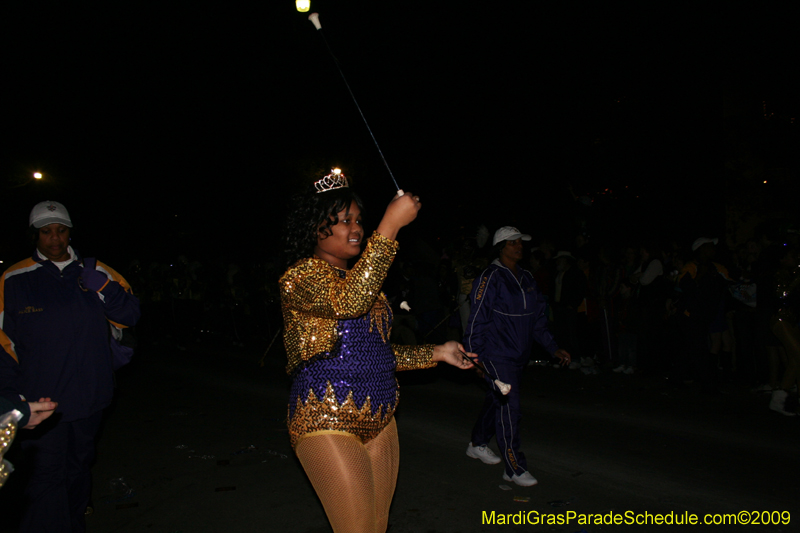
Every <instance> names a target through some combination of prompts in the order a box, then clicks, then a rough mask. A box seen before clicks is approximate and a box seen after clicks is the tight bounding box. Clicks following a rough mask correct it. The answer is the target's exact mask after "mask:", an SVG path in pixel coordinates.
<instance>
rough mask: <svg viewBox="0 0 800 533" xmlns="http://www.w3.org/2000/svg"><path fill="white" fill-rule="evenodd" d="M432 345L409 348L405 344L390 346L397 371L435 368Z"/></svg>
mask: <svg viewBox="0 0 800 533" xmlns="http://www.w3.org/2000/svg"><path fill="white" fill-rule="evenodd" d="M433 346H434V345H433V344H421V345H419V346H409V345H405V344H392V351H393V352H394V356H395V359H396V360H397V371H398V372H400V371H402V370H419V369H422V368H431V367H434V366H436V363H434V362H433V361H432V358H433Z"/></svg>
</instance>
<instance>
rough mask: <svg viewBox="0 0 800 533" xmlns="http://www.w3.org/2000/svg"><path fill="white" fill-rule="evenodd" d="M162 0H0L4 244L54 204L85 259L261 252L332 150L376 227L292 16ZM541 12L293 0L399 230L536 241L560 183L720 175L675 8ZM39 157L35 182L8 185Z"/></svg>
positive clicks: (565, 197) (326, 86) (705, 99)
mask: <svg viewBox="0 0 800 533" xmlns="http://www.w3.org/2000/svg"><path fill="white" fill-rule="evenodd" d="M168 4H169V5H162V6H158V7H153V5H152V4H150V3H141V2H137V3H124V2H123V3H119V2H116V3H97V4H96V5H87V4H82V3H78V4H75V3H37V2H25V3H21V4H20V5H17V6H14V7H8V6H4V7H3V8H2V20H3V26H4V27H3V33H4V46H3V51H2V61H3V63H2V70H3V80H4V85H5V90H6V93H7V94H6V98H4V103H5V105H4V106H3V118H4V120H3V125H4V130H5V137H6V142H4V143H3V148H2V161H1V162H0V164H2V168H1V170H2V172H3V179H5V180H6V181H7V183H8V184H9V185H8V186H7V187H6V188H5V189H4V190H3V202H2V205H3V209H2V213H0V217H2V219H0V220H1V221H2V224H3V227H4V228H5V235H6V242H5V243H4V246H3V247H2V250H3V251H4V252H8V250H14V253H17V252H16V251H17V250H20V249H21V247H20V246H21V245H22V246H23V247H24V240H23V239H22V237H23V235H24V230H23V228H24V226H23V225H24V223H25V222H24V221H26V220H27V214H28V212H29V210H30V208H31V206H32V205H33V204H34V203H35V202H37V201H40V200H44V199H56V200H60V201H62V202H63V203H65V204H66V205H67V207H68V208H69V209H70V212H71V213H72V216H73V219H74V220H75V222H76V225H77V226H78V228H77V232H76V241H77V240H78V238H79V237H80V246H79V249H81V251H83V252H84V254H94V253H97V254H100V255H101V257H108V255H109V253H110V254H112V258H119V259H118V260H121V261H129V260H130V259H131V258H132V257H144V256H146V255H148V254H150V255H152V256H159V255H160V256H166V255H171V254H176V253H179V252H182V253H185V254H187V255H189V256H191V257H202V256H209V255H211V256H213V255H217V254H243V253H248V254H252V253H254V252H257V251H258V253H261V252H260V251H259V250H261V249H266V250H267V251H266V252H264V253H265V254H269V253H272V252H271V251H272V250H274V249H275V247H276V246H277V242H278V235H279V234H280V228H281V224H282V220H283V214H284V213H285V210H286V208H287V206H286V200H287V194H288V193H289V191H291V190H292V189H293V187H295V186H296V185H297V183H298V181H299V180H300V179H301V178H302V175H303V174H304V173H307V172H309V171H313V170H321V169H324V168H326V167H329V166H332V165H339V166H341V167H342V168H343V169H344V170H345V173H346V174H349V176H350V177H351V178H352V180H353V182H354V183H355V186H356V187H357V188H358V190H359V192H361V193H362V195H363V196H365V198H366V200H367V204H368V208H369V213H370V214H371V218H372V219H373V220H372V222H373V223H376V222H377V220H378V218H379V216H380V212H381V211H382V204H384V203H386V202H388V200H389V198H390V197H391V195H392V194H393V187H392V185H391V182H390V179H389V176H388V173H387V172H386V170H385V168H383V165H382V162H381V160H380V158H379V156H378V153H377V151H376V150H375V147H374V146H373V144H372V141H371V139H370V138H369V135H368V133H367V130H366V128H365V127H364V124H363V122H361V119H360V117H359V115H358V113H357V111H356V109H355V106H354V104H353V103H352V101H351V100H350V97H349V95H348V94H347V92H346V88H345V86H344V84H343V82H342V80H341V79H340V78H339V74H338V72H337V71H336V69H335V66H334V63H333V61H332V60H331V58H330V56H329V55H328V52H327V50H326V49H325V47H324V43H323V41H322V39H321V38H320V37H319V36H318V35H316V32H315V30H314V29H313V26H312V25H311V24H310V23H309V22H308V21H307V19H306V17H307V15H306V14H301V13H297V12H296V11H295V9H294V5H293V2H291V1H289V0H282V1H276V0H272V1H270V2H259V3H252V2H251V3H247V4H246V5H236V4H230V3H229V4H223V3H211V2H169V3H168ZM539 4H540V3H537V2H520V3H509V4H499V3H489V2H460V3H449V2H413V1H412V2H408V1H405V2H398V1H387V0H384V1H372V2H366V1H347V2H345V1H343V0H339V1H334V0H322V1H319V0H317V1H314V0H312V10H313V11H318V12H319V13H320V18H321V21H322V24H323V31H325V35H326V37H327V39H328V42H329V43H330V45H331V47H332V49H333V50H334V52H335V53H336V55H337V57H338V58H339V60H340V64H341V66H342V68H343V69H344V71H345V75H346V76H347V78H348V81H349V83H350V85H351V87H352V89H353V91H354V93H355V94H356V97H357V98H358V101H359V104H360V105H361V108H362V110H363V111H364V113H365V115H366V117H367V119H368V120H369V123H370V126H371V128H372V130H373V132H374V133H375V136H376V137H377V139H378V142H379V143H380V145H381V148H382V150H383V152H384V155H385V156H386V158H387V160H388V162H389V165H390V166H391V168H392V171H393V173H394V175H395V177H396V178H397V180H398V182H399V183H400V185H401V187H403V188H404V189H407V190H413V191H414V192H415V193H418V194H420V195H421V196H422V197H423V200H424V210H423V213H422V215H421V216H420V218H419V219H418V220H417V222H415V226H414V228H413V230H411V232H412V234H413V232H417V233H418V234H425V235H434V234H437V232H438V233H442V232H446V231H448V230H449V229H452V228H458V227H459V226H463V225H466V226H468V227H469V226H470V225H472V226H474V225H476V224H478V223H481V222H485V223H486V224H487V225H489V227H490V228H494V227H495V226H497V225H502V224H505V223H512V224H516V225H518V226H519V227H520V228H523V229H524V230H525V231H530V232H532V233H535V234H537V235H544V234H548V233H549V231H550V230H549V229H548V228H550V227H551V226H553V225H559V224H561V225H563V224H564V220H566V218H565V212H566V211H568V210H569V209H572V208H574V206H573V202H572V201H571V199H570V197H569V193H568V185H569V184H572V185H573V186H574V187H575V188H576V192H580V193H583V192H587V193H588V192H596V191H598V190H602V189H603V188H604V187H614V188H617V189H619V188H620V187H622V186H624V185H629V186H630V187H631V189H630V190H631V191H634V192H632V193H631V194H635V195H638V194H641V196H642V202H643V204H642V205H645V206H646V209H644V211H645V212H647V210H651V209H653V208H656V210H658V209H661V210H663V211H666V210H667V209H668V207H667V206H668V205H669V204H670V202H672V201H674V200H675V199H676V198H681V199H682V203H681V206H680V208H681V209H686V210H687V211H691V210H692V209H694V208H695V207H696V205H699V204H700V203H701V200H703V199H705V198H706V195H709V196H708V197H709V198H711V197H713V192H714V191H715V190H717V189H718V187H719V184H720V178H719V175H720V171H719V166H720V165H719V155H718V151H719V150H718V146H719V143H718V139H715V138H713V137H714V136H718V135H719V126H718V124H719V107H720V92H721V91H720V84H719V79H718V69H717V65H718V64H719V63H720V58H719V55H720V50H719V49H718V48H716V47H715V46H714V45H711V46H709V47H708V48H706V45H709V44H710V43H709V40H707V39H699V40H695V39H694V38H693V37H691V35H692V32H693V31H694V30H695V29H696V28H694V27H693V26H694V25H693V24H691V23H687V22H686V20H687V14H686V13H685V12H676V11H675V10H674V9H673V8H672V6H664V7H663V8H662V7H652V6H649V7H647V8H646V9H642V11H641V12H635V11H631V10H630V9H615V8H613V7H609V6H607V5H604V6H602V7H576V6H563V5H560V4H559V5H556V4H547V5H545V6H542V5H539ZM697 43H702V47H700V48H699V49H698V46H697ZM745 48H746V47H745V46H743V45H740V46H739V48H737V49H736V50H735V54H736V55H737V57H738V55H739V54H744V55H747V54H750V55H751V56H754V57H755V58H758V57H760V54H761V51H760V50H751V49H747V50H745ZM727 54H728V52H727V51H723V52H722V55H723V56H726V55H727ZM699 58H702V59H699ZM751 60H752V61H753V62H754V63H755V64H757V65H761V66H759V68H762V67H763V65H762V63H760V62H759V61H758V60H757V59H753V57H751ZM710 63H711V64H713V65H711V66H709V68H703V67H704V66H707V65H708V64H710ZM721 63H722V64H725V65H727V63H725V62H724V61H722V62H721ZM734 63H735V64H736V65H739V66H741V65H740V64H739V63H736V62H735V61H734ZM698 67H700V68H698ZM746 71H747V72H746V73H743V74H741V76H739V78H737V79H738V81H736V82H735V84H736V85H737V86H738V85H741V84H744V85H747V86H749V82H742V81H741V79H740V78H744V79H745V80H746V79H747V73H749V72H751V71H752V68H751V67H746ZM734 78H736V76H734ZM779 82H780V80H778V81H776V82H775V83H779ZM35 168H40V169H42V171H43V172H45V173H46V175H47V179H48V183H30V184H26V185H23V186H16V187H15V186H14V185H17V184H18V183H23V182H21V181H19V180H21V179H24V178H25V176H27V174H28V172H30V171H31V170H33V169H35ZM666 184H669V186H665V185H666ZM687 186H689V187H692V194H688V195H687V194H685V193H684V192H683V191H682V189H683V188H684V187H687ZM625 205H628V204H625ZM641 212H642V209H641V208H640V210H639V211H638V212H634V211H631V213H630V214H629V213H628V212H622V213H616V214H615V215H614V216H618V217H619V218H620V223H622V224H624V225H625V226H628V227H630V226H631V225H632V224H631V222H630V221H628V220H626V217H628V218H633V217H636V216H639V213H641ZM650 212H651V213H652V212H654V211H650ZM637 224H638V222H636V223H635V224H633V225H637ZM14 228H19V235H20V239H18V240H14V239H15V237H14V235H15V231H16V230H14ZM131 245H133V246H131ZM95 250H96V251H95Z"/></svg>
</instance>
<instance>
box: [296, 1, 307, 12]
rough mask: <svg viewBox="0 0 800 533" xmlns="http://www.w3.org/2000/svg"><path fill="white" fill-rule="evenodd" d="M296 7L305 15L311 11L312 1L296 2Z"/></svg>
mask: <svg viewBox="0 0 800 533" xmlns="http://www.w3.org/2000/svg"><path fill="white" fill-rule="evenodd" d="M294 5H295V6H296V7H297V10H298V11H299V12H300V13H305V12H306V11H308V10H309V9H311V1H310V0H295V3H294Z"/></svg>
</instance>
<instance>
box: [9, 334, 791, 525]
mask: <svg viewBox="0 0 800 533" xmlns="http://www.w3.org/2000/svg"><path fill="white" fill-rule="evenodd" d="M261 356H262V353H256V352H247V351H236V352H234V351H233V350H229V349H221V348H218V347H214V346H213V345H211V344H204V345H199V346H197V347H195V348H192V349H189V350H185V351H180V350H176V349H167V348H166V347H148V348H146V349H143V350H141V353H140V354H139V355H138V358H137V360H136V361H135V362H134V363H132V364H131V365H130V366H129V367H128V368H125V369H123V371H121V372H120V374H119V376H118V391H117V396H116V400H115V403H114V404H113V406H112V407H111V408H110V409H109V411H108V416H107V421H106V424H105V427H104V429H103V433H102V437H101V440H100V443H99V451H98V459H97V465H96V467H95V469H94V481H95V487H94V493H93V504H94V510H93V513H92V514H91V515H90V516H88V518H87V522H88V531H89V532H90V533H111V532H114V533H128V532H151V533H188V532H235V533H238V532H242V533H247V532H265V531H266V532H272V531H275V532H284V531H285V532H300V533H304V532H307V533H323V532H328V531H330V528H329V527H328V525H327V520H326V518H325V514H324V510H323V509H322V506H321V505H320V503H319V501H318V500H317V498H316V496H315V494H314V491H313V489H312V487H311V485H310V484H309V483H308V481H307V479H306V477H305V474H304V473H303V470H302V468H301V467H300V464H299V463H298V461H297V460H296V459H295V458H294V455H293V454H292V451H291V448H290V446H289V439H288V436H287V432H286V427H285V420H284V419H285V416H286V399H287V394H288V387H289V382H288V379H287V378H286V376H285V374H284V373H283V369H282V367H283V364H284V356H283V354H282V352H281V351H280V349H275V348H273V351H272V352H270V354H269V355H268V356H267V357H266V358H265V361H264V366H259V364H258V363H259V359H261ZM399 376H400V382H401V406H400V408H399V410H398V413H397V422H398V428H399V433H400V449H401V460H400V476H399V480H398V486H397V492H396V494H395V498H394V503H393V506H392V511H391V516H390V521H389V523H390V528H389V532H390V533H412V532H413V533H420V532H422V533H455V532H462V533H467V532H483V531H486V532H493V531H504V530H508V529H511V530H521V531H548V532H579V531H582V530H583V531H585V532H587V533H597V532H616V531H620V532H622V531H662V530H663V531H665V532H666V531H670V532H672V531H715V532H724V531H743V532H744V531H747V532H757V531H765V532H787V531H797V530H798V523H800V503H799V502H800V498H798V496H800V489H798V484H797V481H796V479H797V473H798V472H800V456H799V454H798V442H799V441H800V440H799V437H800V420H799V419H796V418H791V417H784V416H781V415H779V414H777V413H774V412H771V411H769V410H768V409H767V403H768V397H766V396H758V395H756V394H754V393H752V392H750V391H749V390H747V389H745V388H744V387H741V386H735V385H729V386H727V387H726V388H725V389H724V393H723V394H718V395H713V396H710V395H705V394H702V393H700V392H698V391H696V390H694V389H692V388H691V387H688V388H687V387H677V386H673V384H671V383H669V382H667V381H663V380H658V379H655V378H648V377H646V376H640V375H633V376H627V375H621V374H614V373H612V372H610V371H608V370H604V371H601V372H600V373H599V374H597V375H585V374H583V373H582V372H581V371H579V370H567V369H556V368H552V367H549V366H548V367H546V366H531V367H528V368H527V369H526V372H525V375H524V378H523V385H522V388H523V402H524V419H523V428H522V439H523V449H524V451H525V452H526V454H527V456H528V462H529V467H530V470H531V472H532V473H533V474H534V475H535V476H536V477H537V478H538V480H539V485H538V486H535V487H528V488H523V487H518V486H516V485H514V484H513V483H509V482H505V481H503V480H502V479H501V475H502V473H503V469H502V466H501V465H496V466H490V465H485V464H483V463H481V462H480V461H478V460H474V459H470V458H469V457H467V456H466V455H465V450H466V446H467V443H468V441H469V434H470V429H471V427H472V424H473V422H474V418H475V416H476V415H477V412H478V409H479V407H480V405H481V402H482V398H483V390H482V386H481V383H480V380H479V379H478V378H477V377H476V376H475V374H474V373H473V372H471V371H470V372H458V371H455V370H454V369H450V368H439V369H435V370H427V371H416V372H411V373H405V374H399ZM491 446H492V447H493V448H494V449H495V451H497V447H496V444H495V443H492V445H491ZM12 451H13V450H12ZM22 475H23V474H22V473H20V471H19V467H18V471H17V472H15V473H14V474H13V475H12V479H11V480H9V482H8V484H7V485H6V487H4V488H3V489H2V491H0V505H2V512H3V516H4V517H6V519H5V520H4V524H5V528H4V529H2V531H3V532H5V531H14V527H13V523H14V520H15V516H16V512H17V510H18V507H19V498H18V492H19V483H20V481H19V480H20V479H22ZM15 477H16V478H18V479H14V478H15ZM765 511H766V512H770V513H772V514H770V515H768V514H766V513H764V512H765ZM741 512H745V513H744V514H746V515H747V517H745V516H744V514H740V515H738V516H739V518H740V519H743V518H746V519H748V520H750V521H751V522H756V521H759V522H764V521H766V522H768V523H767V524H763V523H761V524H754V523H751V524H749V525H747V526H744V525H702V524H701V525H694V526H691V525H678V524H675V523H673V524H672V525H666V524H661V525H658V524H654V522H653V521H654V520H657V518H658V516H663V517H664V518H663V519H664V520H667V521H672V522H681V521H685V520H689V519H691V515H696V516H697V519H698V520H699V521H701V522H702V521H703V520H704V518H705V515H715V514H717V515H722V514H736V513H741ZM781 512H784V514H783V515H782V516H781V514H780V513H781ZM787 513H789V514H787ZM545 515H547V516H545ZM787 516H788V517H789V518H788V520H789V522H788V523H786V522H787ZM648 517H649V518H648ZM614 519H616V520H617V521H621V522H622V523H618V524H613V523H608V522H610V521H612V520H614ZM710 519H711V520H714V519H716V520H718V521H719V520H722V519H723V518H721V517H719V516H717V517H714V516H712V517H711V518H710ZM547 520H550V523H541V522H542V521H544V522H547ZM567 520H568V521H567ZM647 520H649V522H648V523H646V524H642V523H641V522H642V521H647ZM727 520H730V517H728V518H727ZM519 521H523V523H521V524H518V523H517V522H519ZM589 521H590V522H589ZM598 521H599V522H600V523H597V522H598ZM637 521H638V522H640V523H639V524H638V525H637V524H636V522H637ZM776 521H777V522H778V523H777V524H776V523H774V522H776ZM537 522H538V523H537ZM626 522H633V523H626ZM770 522H771V523H770ZM781 522H782V523H781Z"/></svg>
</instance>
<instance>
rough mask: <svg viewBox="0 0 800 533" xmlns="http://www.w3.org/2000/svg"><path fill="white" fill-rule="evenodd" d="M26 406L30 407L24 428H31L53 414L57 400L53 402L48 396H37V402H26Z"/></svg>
mask: <svg viewBox="0 0 800 533" xmlns="http://www.w3.org/2000/svg"><path fill="white" fill-rule="evenodd" d="M28 407H30V409H31V417H30V419H29V420H28V425H27V426H25V429H33V428H35V427H36V426H38V425H39V424H41V423H42V421H43V420H45V419H47V418H49V417H50V415H52V414H53V412H54V411H55V409H56V407H58V402H53V401H51V400H50V398H39V401H38V402H28Z"/></svg>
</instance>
